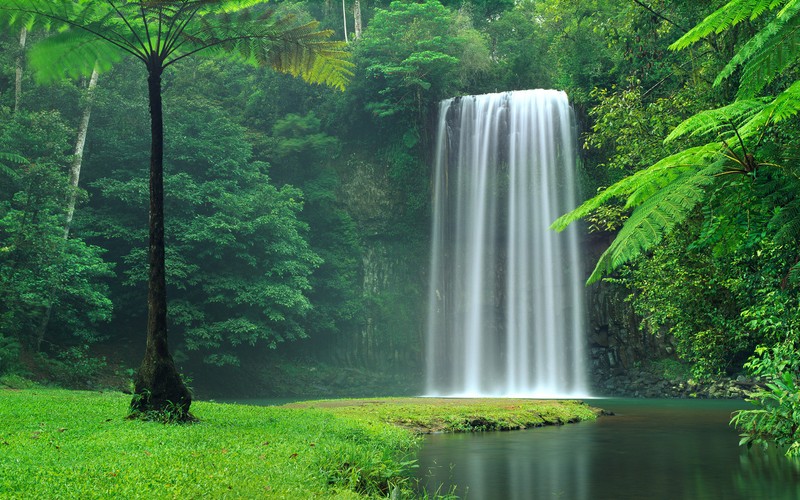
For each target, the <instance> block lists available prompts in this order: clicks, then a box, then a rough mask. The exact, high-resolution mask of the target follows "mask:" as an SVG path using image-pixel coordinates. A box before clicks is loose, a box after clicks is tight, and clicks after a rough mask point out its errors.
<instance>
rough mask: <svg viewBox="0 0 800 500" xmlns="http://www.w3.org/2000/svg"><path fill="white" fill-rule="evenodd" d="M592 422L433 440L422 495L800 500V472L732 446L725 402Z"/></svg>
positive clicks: (628, 408) (624, 409) (631, 407)
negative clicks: (431, 493) (435, 492)
mask: <svg viewBox="0 0 800 500" xmlns="http://www.w3.org/2000/svg"><path fill="white" fill-rule="evenodd" d="M589 403H590V404H592V405H593V406H597V407H600V408H604V409H606V410H609V411H612V412H614V413H615V415H614V416H604V417H601V418H599V419H598V420H597V421H596V422H583V423H579V424H570V425H564V426H559V427H545V428H540V429H531V430H526V431H513V432H487V433H477V434H437V435H431V436H429V437H427V438H426V441H425V444H424V446H423V448H422V450H421V452H420V454H419V456H418V458H419V464H420V468H419V475H420V478H421V479H422V482H423V484H424V485H425V487H426V489H427V490H428V491H429V492H433V491H436V490H438V491H440V492H447V491H449V490H450V489H452V488H453V487H455V488H456V489H455V493H456V494H457V495H459V496H460V497H462V498H467V499H472V500H478V499H480V500H482V499H487V500H502V499H549V498H561V499H570V500H583V499H587V500H588V499H592V500H604V499H614V500H624V499H648V500H658V499H664V500H676V499H725V500H735V499H747V500H751V499H756V500H758V499H764V500H783V499H786V500H797V499H800V464H797V463H792V462H790V461H788V460H787V459H786V458H784V457H783V456H782V455H781V454H780V453H777V452H774V451H773V452H764V451H762V450H761V449H760V448H757V449H756V448H754V449H751V450H747V449H746V448H744V447H739V446H738V441H739V438H738V436H737V432H736V430H735V429H733V428H731V427H729V426H728V421H729V420H730V415H731V412H732V411H734V410H735V409H738V408H742V407H744V406H745V405H746V403H743V402H741V401H738V402H737V401H722V400H678V399H673V400H647V399H624V400H623V399H599V400H591V401H589Z"/></svg>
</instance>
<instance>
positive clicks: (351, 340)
mask: <svg viewBox="0 0 800 500" xmlns="http://www.w3.org/2000/svg"><path fill="white" fill-rule="evenodd" d="M388 170H389V168H388V166H387V165H382V164H380V163H379V162H377V161H376V160H375V159H374V158H359V157H358V156H356V155H351V156H350V157H349V158H347V160H346V162H345V164H344V165H343V166H342V168H341V169H340V177H341V185H340V189H339V193H338V198H339V201H340V202H341V203H342V204H343V205H344V206H345V208H346V210H347V212H348V213H349V214H350V215H351V216H352V217H353V219H354V221H355V222H356V225H357V227H358V231H359V233H360V236H361V255H360V259H361V283H362V290H361V291H362V294H363V298H364V302H363V303H364V308H363V310H362V311H361V318H360V320H361V321H360V327H359V329H358V330H357V331H353V332H348V334H345V335H340V336H339V337H338V338H335V339H331V340H332V341H331V344H332V348H331V352H330V353H329V357H330V358H331V360H332V361H334V362H335V363H337V364H340V365H344V366H345V367H357V368H364V369H368V370H373V371H374V372H377V373H384V374H386V373H403V374H404V375H405V376H407V377H409V380H411V379H412V378H413V379H419V380H422V374H421V371H420V370H421V359H422V357H421V347H420V346H421V345H422V328H423V325H424V317H422V316H421V315H420V313H419V311H423V310H424V307H425V302H424V287H425V279H426V278H425V275H424V272H423V271H422V270H424V269H425V268H426V267H427V264H426V262H427V260H426V259H427V246H426V243H425V240H424V237H421V238H419V239H418V240H417V241H408V239H401V238H398V237H397V236H396V234H397V230H396V229H395V227H394V226H395V224H396V223H397V220H398V214H399V212H400V210H401V208H399V207H401V206H402V197H401V196H400V193H398V192H397V189H396V187H395V186H393V185H392V183H391V180H390V179H389V176H388V173H387V172H388ZM409 384H411V382H409Z"/></svg>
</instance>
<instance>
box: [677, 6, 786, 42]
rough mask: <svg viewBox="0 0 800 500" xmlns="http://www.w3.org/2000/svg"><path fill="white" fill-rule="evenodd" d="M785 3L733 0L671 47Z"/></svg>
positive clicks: (697, 38) (723, 28) (720, 30)
mask: <svg viewBox="0 0 800 500" xmlns="http://www.w3.org/2000/svg"><path fill="white" fill-rule="evenodd" d="M783 3H786V0H732V1H731V2H728V3H727V4H725V6H723V7H721V8H719V9H717V10H716V11H714V12H713V13H711V14H710V15H709V16H708V17H706V18H705V19H703V20H702V21H701V22H700V23H698V24H697V25H696V26H695V27H694V28H692V29H691V30H689V31H688V32H687V33H686V34H685V35H683V36H682V37H681V38H679V39H678V40H677V41H676V42H674V43H673V44H672V45H670V49H672V50H681V49H685V48H687V47H689V46H690V45H692V44H694V43H696V42H698V41H700V40H702V39H703V38H705V37H707V36H709V35H711V34H712V33H716V34H719V33H722V32H723V31H725V30H727V29H729V28H731V27H733V26H736V25H737V24H739V23H741V22H742V21H745V20H748V19H749V20H753V19H756V18H757V17H759V16H760V15H761V14H763V13H764V12H766V11H768V10H773V9H775V8H776V7H778V6H780V5H781V4H783ZM789 3H790V4H795V3H797V0H789Z"/></svg>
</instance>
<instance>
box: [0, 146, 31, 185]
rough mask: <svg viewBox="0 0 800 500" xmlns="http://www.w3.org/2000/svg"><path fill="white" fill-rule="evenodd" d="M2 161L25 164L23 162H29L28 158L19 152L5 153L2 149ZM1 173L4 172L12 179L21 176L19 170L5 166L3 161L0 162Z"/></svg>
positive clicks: (0, 154)
mask: <svg viewBox="0 0 800 500" xmlns="http://www.w3.org/2000/svg"><path fill="white" fill-rule="evenodd" d="M0 162H8V163H18V164H23V163H28V160H26V159H25V158H23V157H22V156H20V155H18V154H14V153H3V152H2V151H0ZM0 173H2V174H3V175H5V176H6V177H8V178H10V179H16V178H17V177H19V174H18V173H17V172H15V171H14V170H13V169H11V168H9V167H7V166H5V165H4V164H3V163H0Z"/></svg>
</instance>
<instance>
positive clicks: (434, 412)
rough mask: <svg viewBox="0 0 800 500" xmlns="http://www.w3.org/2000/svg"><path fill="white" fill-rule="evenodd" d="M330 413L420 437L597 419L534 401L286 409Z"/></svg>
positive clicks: (358, 402) (419, 401) (320, 404)
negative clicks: (393, 427)
mask: <svg viewBox="0 0 800 500" xmlns="http://www.w3.org/2000/svg"><path fill="white" fill-rule="evenodd" d="M286 406H287V407H289V408H308V409H314V408H317V409H325V410H328V411H330V412H332V413H334V414H336V415H341V416H344V417H347V418H349V419H354V420H362V421H369V422H384V423H388V424H393V425H396V426H399V427H403V428H406V429H410V430H412V431H413V432H415V433H421V434H427V433H431V432H475V431H508V430H516V429H528V428H531V427H542V426H544V425H561V424H566V423H573V422H579V421H582V420H594V419H595V418H596V417H597V410H595V409H593V408H591V407H589V406H587V405H585V404H583V403H581V402H579V401H552V400H532V399H506V398H503V399H499V398H498V399H490V398H484V399H457V398H446V399H445V398H379V399H331V400H322V401H307V402H302V403H292V404H289V405H286Z"/></svg>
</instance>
